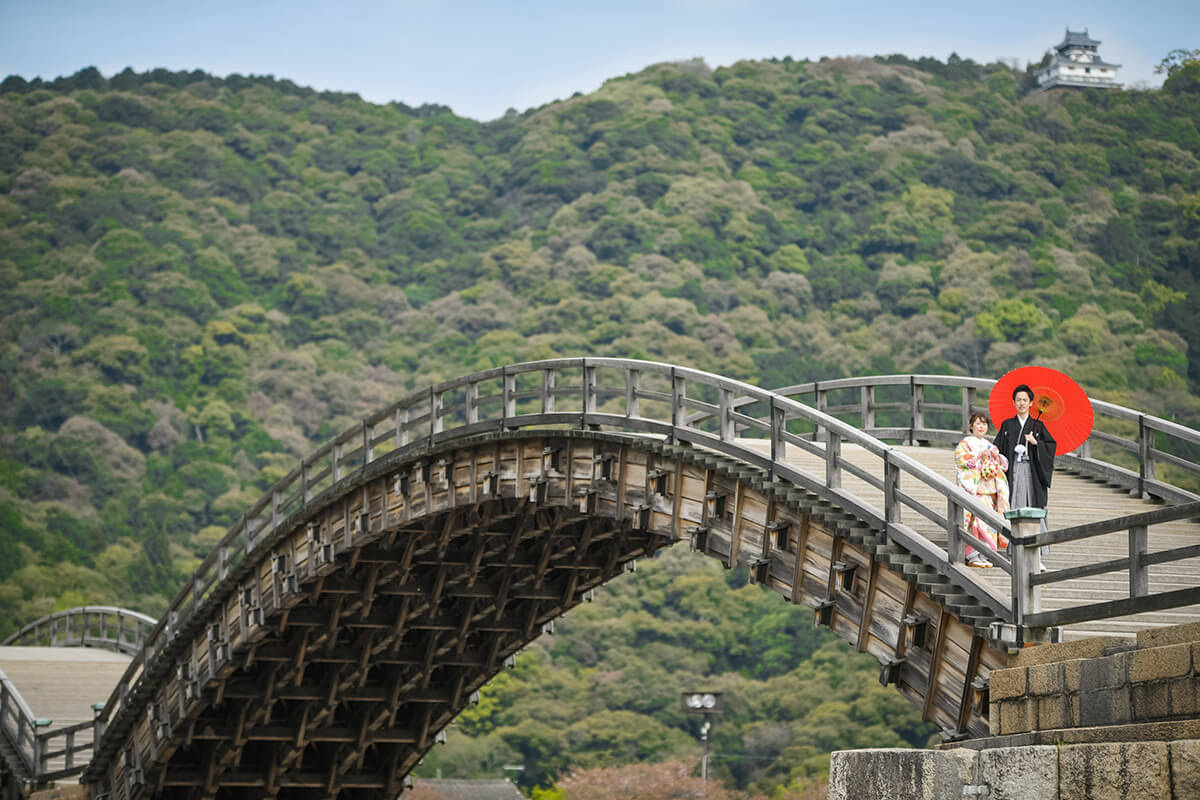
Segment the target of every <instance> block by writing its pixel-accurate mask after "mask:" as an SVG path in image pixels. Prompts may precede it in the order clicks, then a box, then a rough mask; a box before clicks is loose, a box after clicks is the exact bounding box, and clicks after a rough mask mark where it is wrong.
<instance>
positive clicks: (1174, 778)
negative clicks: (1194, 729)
mask: <svg viewBox="0 0 1200 800" xmlns="http://www.w3.org/2000/svg"><path fill="white" fill-rule="evenodd" d="M1170 750H1171V791H1172V792H1174V796H1175V797H1176V798H1180V797H1200V739H1184V740H1182V741H1178V742H1171V743H1170Z"/></svg>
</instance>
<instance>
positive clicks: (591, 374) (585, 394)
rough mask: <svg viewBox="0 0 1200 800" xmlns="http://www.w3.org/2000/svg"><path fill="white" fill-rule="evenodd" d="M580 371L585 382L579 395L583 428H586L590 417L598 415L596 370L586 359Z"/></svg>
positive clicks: (580, 388)
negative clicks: (590, 415)
mask: <svg viewBox="0 0 1200 800" xmlns="http://www.w3.org/2000/svg"><path fill="white" fill-rule="evenodd" d="M580 369H581V371H582V373H583V382H582V383H581V384H580V387H579V394H580V399H581V400H582V406H583V418H582V421H583V422H584V426H583V427H584V428H586V427H587V418H588V415H589V414H595V413H596V368H595V367H594V366H592V365H591V364H588V363H587V359H586V358H585V359H583V365H582V366H581V367H580Z"/></svg>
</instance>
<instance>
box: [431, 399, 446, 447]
mask: <svg viewBox="0 0 1200 800" xmlns="http://www.w3.org/2000/svg"><path fill="white" fill-rule="evenodd" d="M445 403H446V393H445V392H439V391H437V390H435V389H433V388H432V387H431V388H430V389H429V443H430V444H431V445H432V444H433V441H434V437H436V436H437V435H438V434H439V433H441V432H442V431H443V430H444V429H445V425H446V420H445V417H443V416H442V412H443V411H444V410H445Z"/></svg>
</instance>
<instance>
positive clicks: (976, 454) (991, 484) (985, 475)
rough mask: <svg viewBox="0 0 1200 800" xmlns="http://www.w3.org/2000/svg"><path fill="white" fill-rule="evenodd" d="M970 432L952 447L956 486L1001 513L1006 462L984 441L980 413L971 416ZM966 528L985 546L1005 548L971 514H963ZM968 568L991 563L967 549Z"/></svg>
mask: <svg viewBox="0 0 1200 800" xmlns="http://www.w3.org/2000/svg"><path fill="white" fill-rule="evenodd" d="M968 430H969V431H970V433H969V434H968V435H967V437H966V438H965V439H963V440H962V441H961V442H959V443H958V447H956V448H954V467H955V471H956V477H957V479H958V485H959V487H960V488H961V489H962V490H963V491H965V492H966V493H967V494H971V495H975V496H976V497H978V498H980V499H981V500H983V501H985V502H986V503H987V504H988V505H989V506H991V507H992V508H994V509H996V511H997V512H999V513H1003V512H1005V511H1007V510H1008V479H1007V478H1006V477H1005V472H1006V471H1007V470H1008V459H1006V458H1005V457H1004V456H1002V455H1001V454H1000V451H999V450H998V449H996V446H995V445H994V444H992V443H991V442H990V441H988V440H987V438H986V437H987V432H988V421H987V417H985V416H984V415H983V414H972V415H971V422H970V425H969V426H968ZM965 516H966V520H965V521H966V527H967V530H968V531H970V533H971V535H972V536H974V537H975V538H976V539H979V540H980V541H981V542H984V543H986V544H987V545H988V546H990V547H991V548H992V549H993V550H997V551H999V550H1002V549H1003V548H1005V547H1007V546H1008V540H1007V539H1004V537H1002V536H1000V535H999V534H998V533H997V531H996V530H995V529H994V528H992V527H991V526H990V525H987V524H985V523H984V522H983V520H981V519H979V518H977V517H976V516H975V515H974V514H972V513H971V512H970V511H967V512H966V514H965ZM966 556H967V566H969V567H990V566H992V562H990V561H988V560H987V559H986V558H984V557H983V554H982V553H980V552H979V551H977V550H976V549H975V548H973V547H970V546H968V547H967V548H966Z"/></svg>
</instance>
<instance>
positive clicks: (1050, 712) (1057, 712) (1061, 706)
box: [1032, 694, 1075, 731]
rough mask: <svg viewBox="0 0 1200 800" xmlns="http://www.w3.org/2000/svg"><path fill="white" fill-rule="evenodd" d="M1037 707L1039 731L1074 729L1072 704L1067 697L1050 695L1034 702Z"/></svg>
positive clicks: (1035, 699)
mask: <svg viewBox="0 0 1200 800" xmlns="http://www.w3.org/2000/svg"><path fill="white" fill-rule="evenodd" d="M1032 702H1033V703H1035V704H1036V706H1037V730H1039V731H1052V730H1056V729H1058V728H1071V727H1074V724H1075V723H1074V722H1073V720H1072V719H1071V708H1070V702H1069V700H1068V698H1067V696H1066V695H1061V694H1057V695H1049V696H1047V697H1038V698H1034V699H1033V700H1032Z"/></svg>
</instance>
